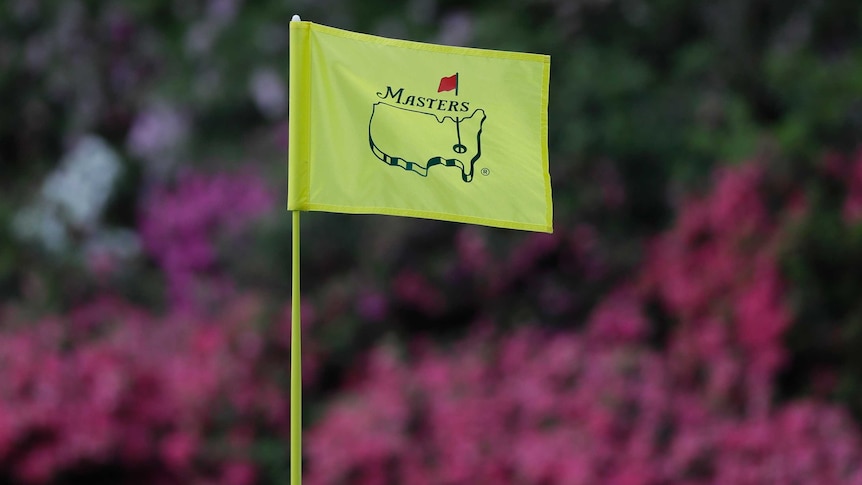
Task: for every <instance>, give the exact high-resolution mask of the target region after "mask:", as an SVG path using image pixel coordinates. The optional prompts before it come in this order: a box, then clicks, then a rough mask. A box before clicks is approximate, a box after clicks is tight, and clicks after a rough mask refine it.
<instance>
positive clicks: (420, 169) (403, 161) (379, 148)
mask: <svg viewBox="0 0 862 485" xmlns="http://www.w3.org/2000/svg"><path fill="white" fill-rule="evenodd" d="M384 108H385V109H386V111H389V110H388V109H389V108H391V109H394V110H399V111H398V112H394V116H396V117H397V116H399V115H405V114H407V113H415V115H409V116H417V118H415V120H416V122H417V123H419V124H422V122H423V121H425V122H426V123H427V122H428V118H424V117H425V116H430V117H433V118H434V120H435V121H436V123H437V125H439V127H440V128H436V129H438V130H439V129H441V128H445V125H446V122H447V121H448V122H450V123H452V124H453V125H454V126H453V127H452V129H451V133H452V136H453V138H454V143H453V144H451V145H449V146H441V147H439V148H438V147H435V150H439V151H436V152H435V153H431V154H428V155H422V156H419V157H418V158H417V157H414V156H410V155H405V154H402V153H398V154H390V153H387V152H388V151H389V150H387V149H385V145H386V143H387V140H384V139H380V137H381V134H380V132H383V133H384V134H385V135H384V136H383V138H389V137H391V136H394V137H397V128H398V127H397V126H390V125H392V124H393V123H385V122H384V123H383V124H385V126H383V127H378V129H377V130H376V131H378V135H377V136H378V140H376V141H375V136H374V133H373V132H374V131H375V126H377V125H375V115H378V116H377V117H378V120H379V118H381V117H382V116H383V115H381V114H380V113H381V112H382V111H383V109H384ZM402 112H404V113H402ZM391 113H393V112H390V114H391ZM418 115H422V116H423V117H422V118H419V117H418ZM477 115H478V116H477ZM479 116H481V118H479ZM474 117H476V118H474ZM477 119H478V126H477V127H476V130H475V133H476V135H475V136H476V138H475V139H476V145H475V155H473V156H472V157H471V158H470V160H469V162H466V163H465V162H464V161H463V160H462V159H461V158H463V157H460V155H465V154H467V153H468V152H471V151H472V148H473V147H470V144H471V139H467V138H464V137H462V124H466V125H475V124H476V120H477ZM486 119H487V116H486V115H485V111H484V110H483V109H475V110H474V111H473V113H472V114H471V115H470V116H465V117H455V116H451V115H446V116H442V117H441V116H438V115H437V114H435V113H426V112H424V111H419V110H414V109H409V108H403V107H400V106H394V105H392V104H389V103H384V102H376V103H374V105H373V106H372V108H371V118H370V119H369V120H368V143H369V146H370V148H371V152H372V153H373V154H374V156H375V157H377V158H378V159H379V160H380V161H382V162H383V163H385V164H387V165H389V166H397V167H401V168H402V169H404V170H407V171H410V172H414V173H416V174H418V175H420V176H422V177H427V176H428V170H430V169H431V167H434V166H436V165H442V166H445V167H458V168H460V169H461V179H462V180H463V181H464V182H471V181H472V180H473V174H474V167H475V165H476V161H477V160H478V159H479V158H480V157H481V156H482V142H481V138H482V128H483V125H484V123H485V120H486ZM387 121H389V120H387ZM379 124H381V122H379V121H378V125H379ZM434 128H435V127H434V125H432V130H431V131H432V132H433V131H434ZM465 142H466V143H465ZM453 154H454V155H453ZM426 157H427V158H426ZM408 158H412V160H411V159H408ZM423 158H424V160H422V159H423Z"/></svg>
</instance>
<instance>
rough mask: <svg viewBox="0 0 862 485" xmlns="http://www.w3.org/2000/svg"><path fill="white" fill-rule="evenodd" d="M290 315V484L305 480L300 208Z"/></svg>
mask: <svg viewBox="0 0 862 485" xmlns="http://www.w3.org/2000/svg"><path fill="white" fill-rule="evenodd" d="M292 265H293V266H292V273H293V275H292V276H293V282H292V283H291V302H290V309H291V316H290V483H291V485H300V484H301V483H302V351H301V345H300V344H301V342H300V338H301V333H302V332H301V326H300V306H299V211H293V256H292Z"/></svg>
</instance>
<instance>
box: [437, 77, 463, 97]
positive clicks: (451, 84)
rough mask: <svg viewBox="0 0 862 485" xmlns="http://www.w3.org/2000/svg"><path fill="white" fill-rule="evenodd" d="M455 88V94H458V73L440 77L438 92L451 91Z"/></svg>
mask: <svg viewBox="0 0 862 485" xmlns="http://www.w3.org/2000/svg"><path fill="white" fill-rule="evenodd" d="M453 89H454V90H455V94H458V73H457V72H456V73H455V74H452V75H451V76H449V77H444V78H442V79H440V86H439V87H438V88H437V92H438V93H442V92H443V91H451V90H453Z"/></svg>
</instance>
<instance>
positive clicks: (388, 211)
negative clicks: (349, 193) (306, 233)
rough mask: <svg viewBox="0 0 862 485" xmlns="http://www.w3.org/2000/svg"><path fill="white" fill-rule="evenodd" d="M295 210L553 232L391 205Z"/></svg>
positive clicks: (306, 206)
mask: <svg viewBox="0 0 862 485" xmlns="http://www.w3.org/2000/svg"><path fill="white" fill-rule="evenodd" d="M297 210H301V211H322V212H336V213H343V214H381V215H387V216H401V217H416V218H420V219H434V220H438V221H449V222H462V223H465V224H477V225H481V226H490V227H501V228H504V229H519V230H522V231H535V232H546V233H549V234H550V233H553V232H554V229H553V227H552V226H551V224H536V223H532V222H518V221H510V220H505V219H493V218H490V217H479V216H467V215H461V214H450V213H447V212H435V211H423V210H418V209H397V208H393V207H362V206H354V205H350V206H346V205H331V204H320V203H317V202H314V203H307V204H303V205H302V207H300V208H298V209H297Z"/></svg>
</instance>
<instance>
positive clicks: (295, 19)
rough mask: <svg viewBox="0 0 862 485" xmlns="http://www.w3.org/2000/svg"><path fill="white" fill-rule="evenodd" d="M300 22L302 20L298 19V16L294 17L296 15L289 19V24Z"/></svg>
mask: <svg viewBox="0 0 862 485" xmlns="http://www.w3.org/2000/svg"><path fill="white" fill-rule="evenodd" d="M300 20H302V19H301V18H299V15H296V14H294V15H293V18H292V19H290V21H291V22H299V21H300Z"/></svg>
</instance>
